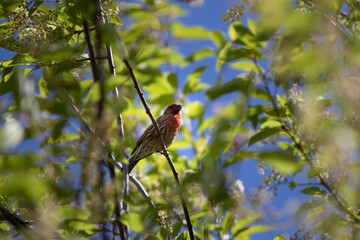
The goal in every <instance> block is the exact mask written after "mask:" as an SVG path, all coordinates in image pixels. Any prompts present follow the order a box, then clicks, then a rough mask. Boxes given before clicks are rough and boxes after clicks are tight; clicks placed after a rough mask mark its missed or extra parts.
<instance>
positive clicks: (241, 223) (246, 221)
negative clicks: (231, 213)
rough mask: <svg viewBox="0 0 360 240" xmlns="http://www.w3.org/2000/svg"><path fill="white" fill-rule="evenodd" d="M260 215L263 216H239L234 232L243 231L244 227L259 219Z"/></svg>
mask: <svg viewBox="0 0 360 240" xmlns="http://www.w3.org/2000/svg"><path fill="white" fill-rule="evenodd" d="M260 217H261V215H260V214H257V215H253V216H249V217H244V218H238V219H237V220H236V224H235V226H234V227H233V229H232V230H233V232H234V233H236V232H239V231H241V230H242V229H244V228H246V227H247V226H249V225H250V224H252V223H253V222H255V221H256V220H258V219H259V218H260Z"/></svg>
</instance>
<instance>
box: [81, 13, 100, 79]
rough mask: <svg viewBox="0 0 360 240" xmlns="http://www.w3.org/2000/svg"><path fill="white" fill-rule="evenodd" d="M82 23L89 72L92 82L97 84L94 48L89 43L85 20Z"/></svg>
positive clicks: (97, 76) (88, 31) (97, 74)
mask: <svg viewBox="0 0 360 240" xmlns="http://www.w3.org/2000/svg"><path fill="white" fill-rule="evenodd" d="M82 22H83V28H84V34H85V41H86V45H87V47H88V51H89V58H90V65H91V71H92V75H93V78H94V82H97V81H99V72H98V70H97V66H96V60H95V59H96V57H95V51H94V46H93V45H92V43H91V39H90V30H89V26H88V24H87V21H86V20H85V19H83V20H82Z"/></svg>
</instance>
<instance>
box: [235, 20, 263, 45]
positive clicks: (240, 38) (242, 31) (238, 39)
mask: <svg viewBox="0 0 360 240" xmlns="http://www.w3.org/2000/svg"><path fill="white" fill-rule="evenodd" d="M229 37H230V39H231V40H232V41H233V42H234V43H236V44H241V45H245V46H247V47H249V48H256V46H257V42H256V41H255V36H254V34H253V33H252V32H251V31H250V30H249V29H248V28H247V27H245V26H244V25H243V24H242V23H241V22H234V23H232V24H231V25H230V28H229Z"/></svg>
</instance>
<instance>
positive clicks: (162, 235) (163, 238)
mask: <svg viewBox="0 0 360 240" xmlns="http://www.w3.org/2000/svg"><path fill="white" fill-rule="evenodd" d="M169 234H170V230H169V229H167V228H164V227H161V228H160V231H159V232H158V234H157V235H156V237H157V238H158V239H160V240H167V239H168V237H169Z"/></svg>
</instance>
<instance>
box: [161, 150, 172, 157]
mask: <svg viewBox="0 0 360 240" xmlns="http://www.w3.org/2000/svg"><path fill="white" fill-rule="evenodd" d="M160 154H161V155H164V156H165V153H164V152H160ZM167 154H168V155H169V156H170V152H169V151H167Z"/></svg>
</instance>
